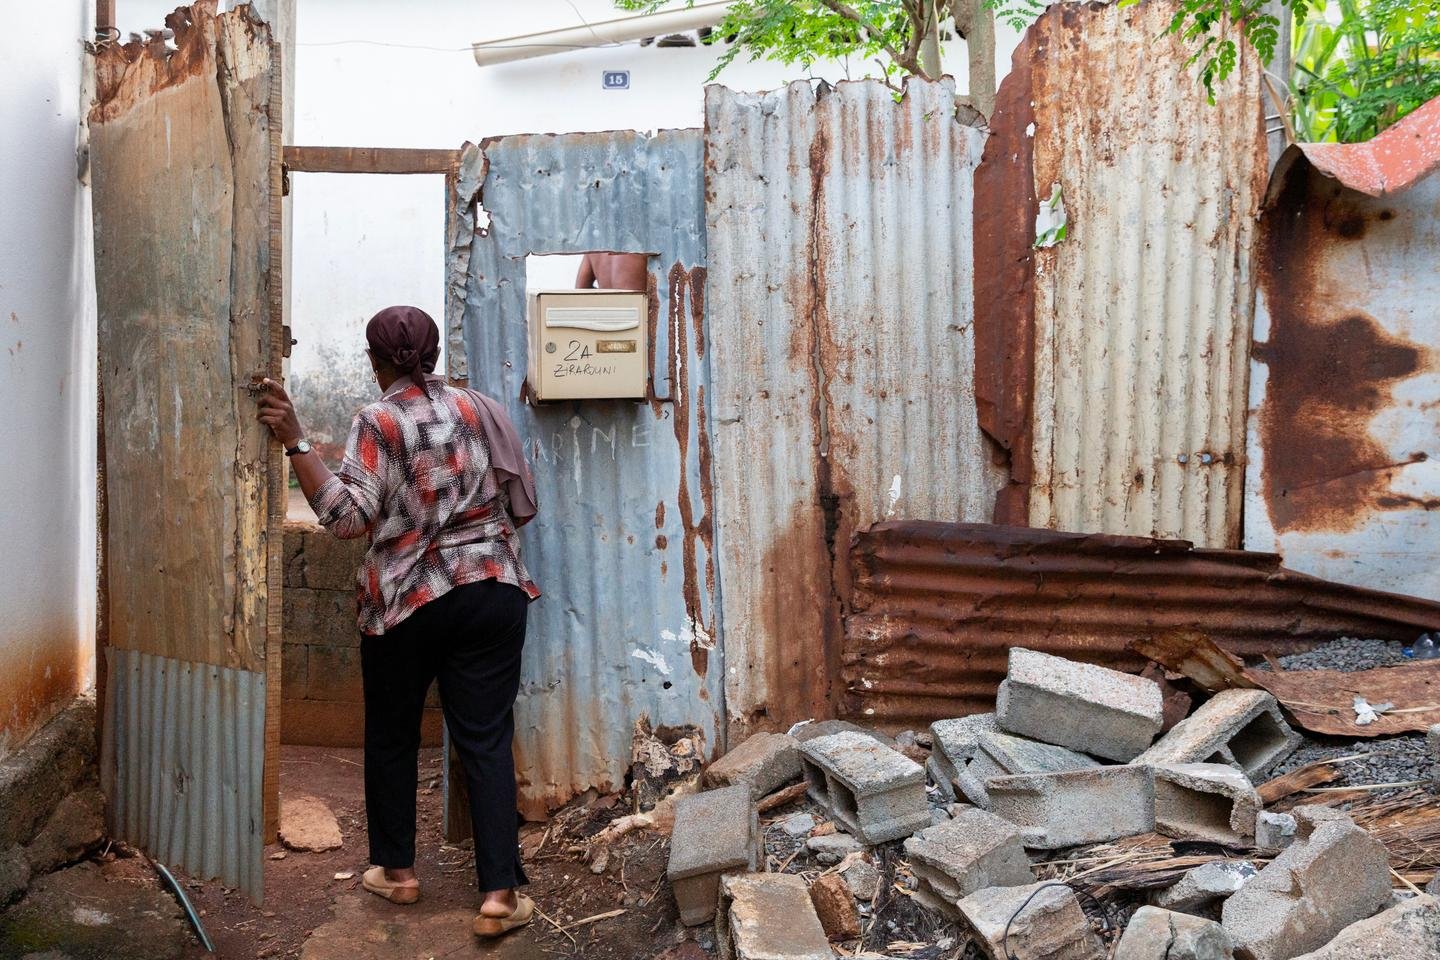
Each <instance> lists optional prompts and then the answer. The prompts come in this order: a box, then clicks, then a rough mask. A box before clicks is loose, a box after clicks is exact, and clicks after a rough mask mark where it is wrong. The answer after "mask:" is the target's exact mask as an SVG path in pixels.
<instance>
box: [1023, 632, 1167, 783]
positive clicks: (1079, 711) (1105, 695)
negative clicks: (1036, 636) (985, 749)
mask: <svg viewBox="0 0 1440 960" xmlns="http://www.w3.org/2000/svg"><path fill="white" fill-rule="evenodd" d="M1163 717H1164V703H1163V698H1162V696H1161V693H1160V685H1159V684H1157V683H1155V681H1153V680H1146V679H1145V678H1144V677H1137V676H1134V675H1132V674H1128V673H1121V672H1120V671H1118V670H1110V669H1108V668H1106V667H1097V666H1095V665H1094V664H1089V663H1075V662H1074V661H1071V660H1066V659H1064V658H1062V657H1052V656H1050V655H1049V654H1046V653H1038V652H1036V651H1034V650H1026V649H1024V648H1022V647H1012V648H1011V650H1010V664H1009V670H1008V672H1007V674H1006V677H1005V679H1004V680H1003V681H1001V683H1000V689H999V692H998V693H997V695H996V698H995V718H996V720H997V722H998V723H999V725H1000V729H1002V730H1005V731H1007V732H1009V733H1017V734H1019V735H1021V736H1024V737H1031V738H1033V739H1035V740H1043V741H1044V742H1046V743H1053V744H1056V745H1058V746H1062V747H1069V748H1071V749H1072V750H1083V751H1084V752H1086V753H1089V754H1093V755H1094V756H1097V757H1105V758H1106V759H1108V760H1117V761H1120V762H1121V763H1124V762H1125V761H1127V760H1133V759H1134V758H1135V757H1137V756H1139V754H1140V753H1141V752H1142V751H1143V750H1144V749H1145V748H1146V747H1148V746H1150V742H1151V741H1152V740H1154V739H1155V735H1156V734H1157V733H1159V732H1160V727H1161V725H1162V723H1163Z"/></svg>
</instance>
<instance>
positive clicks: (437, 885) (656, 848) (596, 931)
mask: <svg viewBox="0 0 1440 960" xmlns="http://www.w3.org/2000/svg"><path fill="white" fill-rule="evenodd" d="M440 763H441V757H440V751H439V750H426V751H423V752H422V754H421V759H420V793H419V805H418V826H419V834H418V837H417V842H418V846H417V864H416V869H417V871H418V872H419V874H420V878H421V884H422V887H423V891H424V893H423V895H422V898H421V902H420V903H419V904H416V905H414V906H410V907H397V906H394V905H392V904H389V903H386V902H385V901H382V900H380V899H379V898H378V897H375V896H373V895H370V894H368V893H366V892H365V891H364V890H363V889H362V888H361V887H360V874H361V873H362V872H363V871H364V869H365V868H366V866H368V860H367V849H366V840H365V817H364V789H363V778H362V773H363V768H362V766H361V751H360V750H358V749H338V748H333V747H293V746H287V747H285V748H284V753H283V755H282V757H281V761H280V791H281V795H282V797H283V796H287V795H300V794H309V795H311V796H315V797H318V798H320V799H322V800H324V801H325V802H326V803H327V804H329V805H330V808H331V809H332V810H333V811H334V812H335V815H336V819H337V820H338V821H339V824H340V830H341V834H342V836H343V837H344V841H345V843H344V846H343V847H342V848H341V849H339V850H334V851H330V852H328V853H299V852H295V851H286V850H284V849H283V848H282V847H280V846H278V845H277V846H272V847H268V848H267V849H266V861H265V902H264V904H263V905H262V906H260V907H256V906H254V905H252V904H251V903H250V901H249V899H248V898H247V897H246V896H245V895H243V894H241V893H238V892H236V891H227V890H226V889H225V888H223V887H222V886H221V885H219V884H218V883H213V882H211V883H201V882H198V881H195V880H192V879H190V878H182V883H184V884H185V886H186V888H187V890H188V892H189V894H190V896H191V897H192V898H193V900H194V904H195V907H196V909H197V910H198V911H199V912H200V914H201V919H202V921H203V923H204V924H205V927H206V931H207V932H208V933H209V935H210V938H211V939H212V940H213V941H214V943H215V948H216V953H217V955H218V956H220V957H222V958H225V960H249V958H269V957H303V958H304V960H328V958H331V957H337V958H338V957H344V958H346V960H368V958H374V960H388V958H392V957H393V958H397V960H399V958H404V960H412V958H428V957H442V956H443V957H468V956H476V957H481V956H483V957H494V958H506V960H529V958H537V960H538V958H552V957H586V958H596V960H612V958H613V960H622V958H623V960H637V958H651V957H656V956H659V955H661V954H663V953H665V952H666V951H667V950H670V949H672V948H675V947H677V946H679V945H683V944H685V943H687V942H689V941H691V940H692V939H694V938H697V937H698V938H700V939H701V941H702V943H703V947H704V948H708V947H710V943H709V942H708V941H709V938H710V932H709V929H708V928H700V929H698V930H694V931H690V930H686V929H685V928H682V927H680V926H679V925H678V923H677V921H676V915H675V907H674V902H673V900H672V898H671V896H670V891H669V887H668V884H666V883H665V882H664V873H665V859H666V857H667V856H668V849H667V847H666V846H665V844H664V842H663V840H662V839H660V838H659V837H656V836H655V835H653V834H640V835H637V836H634V837H627V838H625V839H623V840H622V841H620V842H618V843H617V844H615V845H614V846H612V847H611V853H610V857H609V864H608V866H607V868H606V870H605V872H604V873H602V874H600V875H596V874H594V873H592V872H591V869H590V867H589V866H587V865H586V864H585V863H584V861H583V859H582V857H581V856H580V855H578V854H576V853H571V852H567V849H566V848H565V846H562V845H561V843H560V842H558V841H557V840H556V839H554V838H553V836H552V837H551V838H547V837H546V827H547V825H546V824H530V825H527V826H526V827H525V829H524V830H523V831H522V835H521V842H522V848H523V850H524V852H525V867H526V870H527V872H528V873H529V876H530V881H531V884H530V887H529V888H528V889H527V891H526V892H527V893H529V895H530V896H531V897H533V898H534V899H535V901H536V903H537V904H538V905H539V907H540V909H541V910H542V911H544V912H545V914H546V915H547V916H548V917H550V918H551V920H553V921H554V922H553V923H552V922H549V921H546V920H542V919H537V920H536V921H535V922H534V923H532V924H531V926H530V927H529V928H528V929H526V930H522V931H518V932H516V933H514V934H512V935H511V936H510V937H509V938H506V939H505V940H503V941H500V942H497V943H493V944H480V943H479V942H478V941H476V940H475V939H474V938H473V937H472V935H471V934H470V930H469V922H470V918H471V917H473V916H474V913H475V911H476V909H477V908H478V905H479V901H478V899H477V896H476V891H475V875H474V872H473V867H472V863H471V855H470V852H469V851H468V850H466V849H461V848H457V847H454V846H450V845H448V844H446V843H445V841H444V837H443V834H442V826H443V823H442V813H441V806H442V802H443V790H442V787H441V783H440ZM582 802H583V801H582ZM627 812H629V811H628V810H626V809H622V808H621V807H620V805H619V804H618V803H615V802H611V803H608V804H607V802H606V801H605V800H604V799H600V800H598V801H597V802H592V803H591V805H590V809H588V810H587V811H586V812H585V813H584V814H580V813H579V811H578V810H577V811H575V812H574V813H573V814H572V816H571V817H570V820H571V821H572V822H574V823H576V824H577V827H576V829H577V830H578V831H579V832H581V833H582V834H583V833H592V832H594V831H595V830H598V829H599V828H600V827H601V826H603V825H604V823H606V822H608V821H609V820H610V819H613V818H614V817H615V816H618V815H620V814H623V813H627ZM576 814H578V816H576ZM552 833H553V831H552ZM542 841H544V845H543V846H542V845H541V844H542ZM282 854H283V856H282ZM346 874H353V876H350V877H348V878H346V879H336V877H337V875H340V876H344V875H346ZM616 910H623V911H625V912H624V913H622V914H620V915H619V916H616V917H612V918H608V919H604V920H598V921H592V922H589V923H584V924H581V923H579V921H584V920H586V919H588V918H591V917H594V916H596V915H600V914H607V913H610V912H612V911H616ZM557 925H558V926H559V927H564V928H566V929H564V930H560V929H557ZM572 925H573V926H572ZM681 951H683V952H681ZM697 951H698V952H697ZM707 955H709V953H708V952H707V951H706V950H705V949H702V948H701V944H695V945H692V946H690V947H689V948H685V947H683V946H681V950H680V951H677V952H675V953H672V954H671V956H679V957H694V958H695V960H699V958H702V957H705V956H707Z"/></svg>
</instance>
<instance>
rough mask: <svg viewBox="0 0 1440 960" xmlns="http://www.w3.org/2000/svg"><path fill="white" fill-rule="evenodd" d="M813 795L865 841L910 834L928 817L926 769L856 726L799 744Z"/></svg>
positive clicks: (840, 821)
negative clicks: (858, 730) (858, 731)
mask: <svg viewBox="0 0 1440 960" xmlns="http://www.w3.org/2000/svg"><path fill="white" fill-rule="evenodd" d="M801 753H802V755H803V761H802V762H803V763H804V766H805V776H806V778H807V780H808V782H809V792H810V796H811V798H812V799H813V800H814V801H815V802H816V803H818V804H819V805H820V806H821V807H822V808H823V809H824V810H825V812H826V813H827V814H828V815H829V816H830V818H831V819H833V820H835V821H837V822H838V823H839V824H840V825H841V826H842V827H844V828H845V829H846V830H848V831H849V832H850V833H852V834H854V835H855V836H856V837H857V838H858V839H859V840H860V841H861V842H862V843H866V844H875V843H883V842H885V841H887V840H898V839H900V838H901V837H908V836H910V835H911V834H912V833H914V832H915V831H917V830H919V829H920V828H922V827H924V826H925V825H926V824H928V823H929V822H930V807H929V803H928V802H927V801H926V799H925V770H924V769H923V768H922V767H921V766H920V765H919V764H918V763H916V762H915V761H913V760H910V759H909V758H907V757H904V756H902V755H901V754H899V753H897V752H896V751H894V750H891V749H890V748H888V747H886V746H884V745H883V744H881V743H879V742H878V741H876V740H875V739H874V738H872V737H869V736H866V735H864V734H860V733H855V732H853V731H845V732H841V733H835V734H831V735H830V736H827V737H817V738H816V739H814V740H810V741H808V742H806V743H804V744H803V745H802V746H801Z"/></svg>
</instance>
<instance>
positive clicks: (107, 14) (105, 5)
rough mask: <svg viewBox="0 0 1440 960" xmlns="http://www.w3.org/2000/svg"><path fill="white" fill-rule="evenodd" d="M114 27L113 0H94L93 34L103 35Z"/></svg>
mask: <svg viewBox="0 0 1440 960" xmlns="http://www.w3.org/2000/svg"><path fill="white" fill-rule="evenodd" d="M114 29H115V0H95V35H96V36H104V35H107V34H109V33H110V31H112V30H114Z"/></svg>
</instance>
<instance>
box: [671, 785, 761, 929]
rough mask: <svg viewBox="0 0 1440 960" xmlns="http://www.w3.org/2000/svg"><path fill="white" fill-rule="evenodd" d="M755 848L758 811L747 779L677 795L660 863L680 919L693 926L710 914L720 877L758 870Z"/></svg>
mask: <svg viewBox="0 0 1440 960" xmlns="http://www.w3.org/2000/svg"><path fill="white" fill-rule="evenodd" d="M760 850H761V845H760V815H759V813H758V812H757V811H756V809H755V804H754V803H752V802H751V800H750V787H749V785H748V784H743V783H741V784H736V785H735V786H731V787H722V788H721V789H719V790H709V791H706V792H705V793H696V794H691V795H689V796H685V797H681V798H680V800H679V801H678V802H677V803H676V805H675V829H674V831H673V832H672V833H671V835H670V863H669V866H668V867H667V868H666V876H667V877H669V878H670V886H671V888H672V889H673V890H674V892H675V902H676V904H677V905H678V906H679V907H680V922H681V923H684V924H686V925H687V926H695V925H696V924H700V923H705V922H706V921H708V920H710V919H711V918H713V917H714V916H715V907H716V904H717V903H718V902H719V891H720V877H721V876H722V875H723V874H726V873H730V872H735V871H738V872H741V873H743V872H747V871H754V870H758V869H759V866H760Z"/></svg>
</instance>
